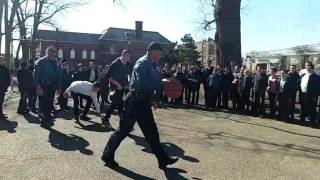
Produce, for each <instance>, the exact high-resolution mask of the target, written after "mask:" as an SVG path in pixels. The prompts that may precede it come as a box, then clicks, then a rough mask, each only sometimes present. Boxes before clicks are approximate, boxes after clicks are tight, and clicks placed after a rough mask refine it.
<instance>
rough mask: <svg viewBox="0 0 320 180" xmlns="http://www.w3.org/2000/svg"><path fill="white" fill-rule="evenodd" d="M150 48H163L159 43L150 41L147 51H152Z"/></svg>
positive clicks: (161, 49) (159, 49)
mask: <svg viewBox="0 0 320 180" xmlns="http://www.w3.org/2000/svg"><path fill="white" fill-rule="evenodd" d="M152 50H158V51H163V48H162V47H161V45H160V44H159V43H156V42H152V43H150V44H149V46H148V51H152Z"/></svg>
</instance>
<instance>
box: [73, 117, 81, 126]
mask: <svg viewBox="0 0 320 180" xmlns="http://www.w3.org/2000/svg"><path fill="white" fill-rule="evenodd" d="M74 119H75V120H76V123H77V124H80V121H79V119H80V118H79V116H77V115H75V116H74Z"/></svg>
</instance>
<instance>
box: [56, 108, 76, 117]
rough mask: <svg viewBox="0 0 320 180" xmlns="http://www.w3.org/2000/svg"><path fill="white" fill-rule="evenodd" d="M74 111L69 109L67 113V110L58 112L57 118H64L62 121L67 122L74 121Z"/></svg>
mask: <svg viewBox="0 0 320 180" xmlns="http://www.w3.org/2000/svg"><path fill="white" fill-rule="evenodd" d="M72 112H73V109H71V108H69V111H66V110H61V109H59V110H57V111H56V112H55V115H54V116H55V118H62V119H65V120H72V119H73V114H72Z"/></svg>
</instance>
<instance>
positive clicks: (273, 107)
mask: <svg viewBox="0 0 320 180" xmlns="http://www.w3.org/2000/svg"><path fill="white" fill-rule="evenodd" d="M276 97H277V94H276V93H273V92H268V98H269V108H270V115H271V116H274V115H275V114H276V107H277V103H276Z"/></svg>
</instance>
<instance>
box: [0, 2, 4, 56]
mask: <svg viewBox="0 0 320 180" xmlns="http://www.w3.org/2000/svg"><path fill="white" fill-rule="evenodd" d="M3 7H4V1H2V0H1V1H0V54H1V49H2V35H3V34H2V19H3V18H2V17H3Z"/></svg>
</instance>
